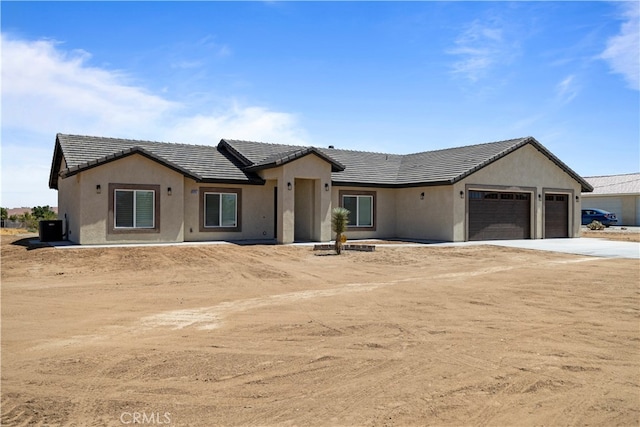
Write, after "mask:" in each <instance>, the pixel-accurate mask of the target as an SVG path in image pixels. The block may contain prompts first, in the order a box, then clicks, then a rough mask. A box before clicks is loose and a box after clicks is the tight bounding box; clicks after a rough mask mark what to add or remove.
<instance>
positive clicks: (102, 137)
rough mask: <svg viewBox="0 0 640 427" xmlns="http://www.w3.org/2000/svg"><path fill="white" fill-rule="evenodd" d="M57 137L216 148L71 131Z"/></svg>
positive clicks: (214, 146)
mask: <svg viewBox="0 0 640 427" xmlns="http://www.w3.org/2000/svg"><path fill="white" fill-rule="evenodd" d="M56 136H57V137H59V136H70V137H78V138H93V139H103V140H109V141H123V142H127V143H150V144H164V145H186V146H188V147H211V148H216V146H217V145H218V144H217V143H216V144H215V145H207V144H189V143H186V142H169V141H155V140H151V139H131V138H116V137H110V136H95V135H79V134H72V133H60V132H59V133H57V134H56Z"/></svg>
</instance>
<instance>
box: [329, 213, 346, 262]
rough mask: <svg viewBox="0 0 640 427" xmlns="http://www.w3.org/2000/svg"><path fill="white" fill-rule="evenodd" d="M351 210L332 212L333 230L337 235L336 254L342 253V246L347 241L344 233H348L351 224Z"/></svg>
mask: <svg viewBox="0 0 640 427" xmlns="http://www.w3.org/2000/svg"><path fill="white" fill-rule="evenodd" d="M349 213H350V212H349V210H347V209H345V208H341V207H338V208H333V209H332V210H331V229H332V230H333V232H334V233H336V244H335V249H336V254H338V255H340V254H341V253H342V245H343V244H344V242H346V241H347V236H345V234H344V232H345V231H347V224H348V223H349Z"/></svg>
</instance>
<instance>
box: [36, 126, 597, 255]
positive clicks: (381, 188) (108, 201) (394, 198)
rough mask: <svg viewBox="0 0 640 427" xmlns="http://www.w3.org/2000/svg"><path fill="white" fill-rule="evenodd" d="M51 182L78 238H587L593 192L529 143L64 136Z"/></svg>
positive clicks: (57, 146)
mask: <svg viewBox="0 0 640 427" xmlns="http://www.w3.org/2000/svg"><path fill="white" fill-rule="evenodd" d="M49 186H50V188H52V189H57V190H58V210H59V217H60V219H63V220H64V222H65V229H66V230H67V237H68V239H69V240H71V241H73V242H76V243H80V244H102V243H127V242H128V243H137V242H183V241H213V240H252V239H275V240H276V241H277V242H279V243H290V242H293V241H329V240H331V238H332V231H331V209H332V207H335V206H344V207H346V208H347V209H349V210H350V211H351V215H350V224H349V227H348V230H347V235H348V237H349V239H364V238H403V239H425V240H440V241H466V240H486V239H521V238H532V239H540V238H549V237H577V236H579V233H580V223H581V221H580V202H579V199H580V198H579V197H578V196H579V195H580V193H581V192H589V191H591V190H592V188H591V186H590V185H589V184H588V183H587V182H586V181H585V180H584V179H582V178H581V177H580V176H579V175H577V174H576V173H575V172H574V171H572V170H571V169H570V168H569V167H568V166H567V165H565V164H564V163H563V162H561V161H560V160H559V159H558V158H557V157H555V156H554V155H553V154H551V153H550V152H549V151H548V150H547V149H546V148H544V147H543V146H542V145H541V144H540V143H539V142H538V141H536V140H535V139H534V138H532V137H527V138H519V139H512V140H508V141H500V142H493V143H487V144H478V145H471V146H466V147H459V148H450V149H445V150H437V151H429V152H423V153H417V154H408V155H397V154H384V153H370V152H360V151H350V150H340V149H333V148H315V147H299V146H291V145H279V144H265V143H259V142H250V141H237V140H228V139H223V140H221V141H220V143H219V144H218V145H217V146H202V145H185V144H170V143H160V142H150V141H135V140H127V139H114V138H101V137H90V136H77V135H63V134H58V135H57V137H56V143H55V149H54V154H53V161H52V166H51V175H50V179H49Z"/></svg>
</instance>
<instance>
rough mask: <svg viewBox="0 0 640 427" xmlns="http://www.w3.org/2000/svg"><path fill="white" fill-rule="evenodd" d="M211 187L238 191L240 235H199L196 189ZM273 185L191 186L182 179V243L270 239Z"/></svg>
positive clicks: (272, 219)
mask: <svg viewBox="0 0 640 427" xmlns="http://www.w3.org/2000/svg"><path fill="white" fill-rule="evenodd" d="M206 187H214V188H226V189H230V190H235V189H240V190H242V196H241V201H240V203H241V204H242V206H241V217H240V226H241V228H240V231H215V230H211V231H200V225H201V224H200V188H206ZM273 187H274V186H273V183H269V182H268V183H267V184H266V185H233V184H215V183H201V182H195V181H194V180H192V179H190V178H185V179H184V240H185V241H190V242H198V241H212V240H253V239H272V238H273V237H274V234H273V224H274V218H273Z"/></svg>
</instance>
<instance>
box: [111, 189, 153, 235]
mask: <svg viewBox="0 0 640 427" xmlns="http://www.w3.org/2000/svg"><path fill="white" fill-rule="evenodd" d="M115 198H116V200H115V212H114V217H115V227H116V228H153V226H154V222H155V221H154V199H155V192H154V191H149V190H115Z"/></svg>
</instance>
